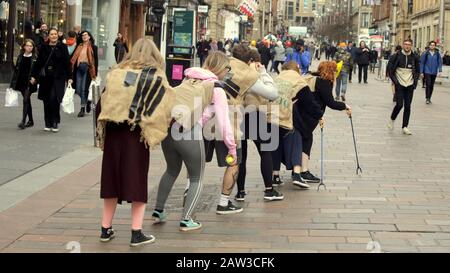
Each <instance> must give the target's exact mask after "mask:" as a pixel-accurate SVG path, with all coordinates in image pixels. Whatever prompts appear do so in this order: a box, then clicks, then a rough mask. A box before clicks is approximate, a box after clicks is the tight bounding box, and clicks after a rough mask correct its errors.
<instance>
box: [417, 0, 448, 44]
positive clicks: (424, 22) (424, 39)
mask: <svg viewBox="0 0 450 273" xmlns="http://www.w3.org/2000/svg"><path fill="white" fill-rule="evenodd" d="M441 1H444V4H445V6H444V7H445V11H444V12H445V16H444V18H445V21H444V37H439V36H440V35H439V17H440V4H441ZM411 32H412V33H411V38H412V39H413V42H414V45H415V47H417V48H420V49H422V50H423V49H424V48H425V47H426V46H428V43H429V42H430V41H438V43H439V44H441V41H442V40H443V43H442V44H441V45H440V46H441V47H442V49H443V50H444V51H446V50H449V49H450V41H449V40H450V38H448V37H450V36H449V35H450V1H449V0H421V1H413V7H412V15H411Z"/></svg>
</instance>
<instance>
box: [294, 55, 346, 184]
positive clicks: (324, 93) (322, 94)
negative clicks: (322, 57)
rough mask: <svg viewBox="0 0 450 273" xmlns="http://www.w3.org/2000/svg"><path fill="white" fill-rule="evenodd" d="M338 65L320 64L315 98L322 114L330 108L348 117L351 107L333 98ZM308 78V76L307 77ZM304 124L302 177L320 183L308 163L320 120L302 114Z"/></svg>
mask: <svg viewBox="0 0 450 273" xmlns="http://www.w3.org/2000/svg"><path fill="white" fill-rule="evenodd" d="M336 69H337V65H336V63H335V62H334V61H324V62H321V63H320V64H319V68H318V71H317V72H315V73H312V76H315V84H314V90H313V91H314V92H313V94H314V98H315V102H316V103H317V104H318V105H319V107H320V109H321V110H322V112H323V113H324V114H325V109H326V107H327V106H328V107H329V108H331V109H333V110H339V111H342V110H346V112H347V115H349V116H350V115H351V114H352V109H351V107H350V105H348V104H345V103H344V102H339V101H335V100H334V98H333V85H334V82H335V80H336V78H335V77H336V76H335V74H336ZM306 77H308V76H306ZM300 116H301V118H302V123H303V124H304V126H303V128H304V129H303V130H301V134H302V138H303V139H302V144H303V145H302V146H303V153H302V173H301V177H302V179H303V180H305V181H306V182H308V183H318V182H320V179H319V178H317V177H315V176H314V175H313V174H311V173H310V172H309V168H308V165H309V164H308V163H309V158H310V154H311V147H312V143H313V131H314V130H315V128H316V127H317V125H318V124H319V120H317V119H314V118H313V117H312V116H311V115H305V114H302V113H300Z"/></svg>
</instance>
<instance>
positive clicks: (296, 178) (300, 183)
mask: <svg viewBox="0 0 450 273" xmlns="http://www.w3.org/2000/svg"><path fill="white" fill-rule="evenodd" d="M292 184H294V186H297V187H299V188H302V189H309V185H308V183H307V182H306V181H305V180H303V178H302V177H301V175H300V174H299V173H294V175H293V176H292Z"/></svg>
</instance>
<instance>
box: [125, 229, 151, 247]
mask: <svg viewBox="0 0 450 273" xmlns="http://www.w3.org/2000/svg"><path fill="white" fill-rule="evenodd" d="M154 241H155V236H153V235H150V236H146V235H145V234H144V233H142V230H140V229H139V230H132V231H131V242H130V246H140V245H145V244H151V243H153V242H154Z"/></svg>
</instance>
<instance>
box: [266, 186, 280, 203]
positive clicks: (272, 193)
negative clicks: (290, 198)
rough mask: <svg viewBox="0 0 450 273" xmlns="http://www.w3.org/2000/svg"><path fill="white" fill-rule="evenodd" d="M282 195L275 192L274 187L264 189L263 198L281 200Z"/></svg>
mask: <svg viewBox="0 0 450 273" xmlns="http://www.w3.org/2000/svg"><path fill="white" fill-rule="evenodd" d="M283 199H284V196H283V194H282V193H279V192H277V191H276V190H275V189H273V188H272V189H270V190H265V191H264V200H268V201H274V200H283Z"/></svg>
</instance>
